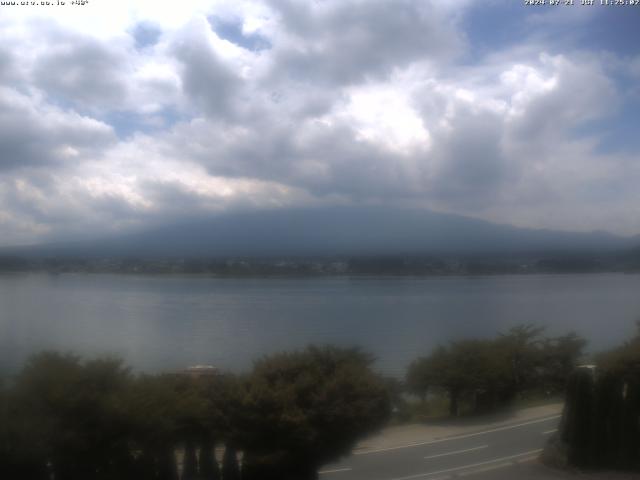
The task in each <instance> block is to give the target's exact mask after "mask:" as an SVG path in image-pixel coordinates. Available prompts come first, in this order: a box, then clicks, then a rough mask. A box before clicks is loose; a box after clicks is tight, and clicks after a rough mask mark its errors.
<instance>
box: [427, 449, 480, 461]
mask: <svg viewBox="0 0 640 480" xmlns="http://www.w3.org/2000/svg"><path fill="white" fill-rule="evenodd" d="M488 447H489V445H481V446H479V447H473V448H467V449H465V450H456V451H455V452H447V453H439V454H438V455H429V456H428V457H424V458H425V459H427V460H428V459H430V458H439V457H447V456H449V455H457V454H458V453H466V452H474V451H476V450H482V449H483V448H488Z"/></svg>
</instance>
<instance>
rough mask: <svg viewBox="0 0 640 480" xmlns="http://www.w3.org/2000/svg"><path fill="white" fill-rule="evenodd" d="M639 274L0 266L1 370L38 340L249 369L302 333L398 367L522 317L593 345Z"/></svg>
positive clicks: (616, 332) (609, 338) (143, 362)
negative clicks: (332, 273) (263, 273)
mask: <svg viewBox="0 0 640 480" xmlns="http://www.w3.org/2000/svg"><path fill="white" fill-rule="evenodd" d="M639 318H640V275H624V274H599V275H522V276H487V277H364V278H363V277H355V278H353V277H315V278H254V279H245V278H243V279H239V278H208V277H196V276H133V275H107V274H105V275H99V274H62V275H49V274H11V275H6V274H5V275H0V369H2V370H5V371H15V370H16V369H17V368H19V366H20V365H21V364H22V362H23V361H24V359H25V358H27V357H28V355H30V354H31V353H33V352H36V351H39V350H42V349H57V350H65V351H66V350H70V351H74V352H77V353H81V354H87V355H94V354H103V353H108V354H115V355H118V356H121V357H122V358H124V359H125V360H126V362H127V363H128V364H130V365H131V366H133V367H134V369H135V370H144V371H149V372H157V371H162V370H172V369H179V368H183V367H185V366H187V365H192V364H213V365H216V366H219V367H221V368H223V369H229V370H233V371H240V370H244V369H248V368H250V366H251V362H252V360H253V359H255V358H257V357H259V356H260V355H263V354H266V353H269V352H275V351H280V350H284V349H293V348H297V347H303V346H305V345H306V344H308V343H312V342H313V343H334V344H339V345H358V346H361V347H363V348H364V349H366V350H368V351H370V352H372V353H373V354H375V355H376V357H377V358H378V360H377V367H378V369H379V370H381V371H382V372H384V373H386V374H390V375H403V373H404V370H405V368H406V366H407V365H408V364H409V362H410V361H411V360H412V359H414V358H415V357H417V356H419V355H423V354H426V353H428V352H429V351H430V350H431V349H432V348H433V347H434V346H436V345H437V344H438V343H442V342H446V341H448V340H451V339H458V338H464V337H490V336H493V335H495V334H496V333H498V332H500V331H504V330H506V329H508V328H509V327H510V326H513V325H517V324H522V323H534V324H536V325H544V326H546V327H547V328H548V333H549V334H553V335H555V334H563V333H566V332H568V331H570V330H574V331H576V332H578V333H579V334H581V335H583V336H584V337H586V338H587V339H588V340H589V342H590V344H589V346H590V348H591V349H593V350H596V349H602V348H607V347H610V346H613V345H615V344H617V343H619V342H622V341H624V340H625V339H627V338H629V337H630V336H631V335H632V334H633V332H634V331H635V321H636V320H637V319H639Z"/></svg>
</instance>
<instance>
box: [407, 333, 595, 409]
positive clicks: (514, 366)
mask: <svg viewBox="0 0 640 480" xmlns="http://www.w3.org/2000/svg"><path fill="white" fill-rule="evenodd" d="M542 332H543V329H542V328H538V327H533V326H531V325H524V326H518V327H515V328H512V329H511V330H509V331H508V332H507V333H505V334H502V335H500V336H499V337H498V338H496V339H491V340H462V341H455V342H451V343H450V344H449V345H447V346H439V347H438V348H436V349H435V350H434V351H433V352H432V353H431V354H430V355H429V356H426V357H421V358H418V359H416V360H415V361H414V362H412V363H411V365H410V366H409V369H408V371H407V376H406V383H407V388H408V389H409V391H410V392H412V393H414V394H416V395H419V396H420V397H421V398H422V399H423V400H424V399H425V398H426V396H427V394H428V393H429V392H432V393H433V392H438V391H444V392H446V394H447V395H448V396H449V400H450V408H449V411H450V414H451V415H453V416H455V415H458V414H459V413H460V411H461V407H460V403H461V402H465V403H466V404H468V405H470V407H471V410H472V411H473V412H480V411H484V410H490V409H493V408H495V407H498V406H500V405H503V404H506V403H508V402H510V401H512V400H513V399H514V398H516V397H517V396H518V395H522V394H524V393H525V392H532V391H536V390H544V392H545V393H546V394H547V395H554V394H557V393H559V392H562V391H564V386H565V383H566V379H567V378H568V375H569V373H570V372H571V370H572V369H573V366H574V365H575V363H576V361H577V360H578V358H579V357H580V356H581V355H582V349H583V348H584V345H585V341H584V340H583V339H581V338H580V337H578V336H577V335H576V334H574V333H570V334H568V335H565V336H562V337H557V338H543V337H542Z"/></svg>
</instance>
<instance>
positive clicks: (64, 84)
mask: <svg viewBox="0 0 640 480" xmlns="http://www.w3.org/2000/svg"><path fill="white" fill-rule="evenodd" d="M44 38H45V41H47V42H49V46H48V48H47V49H46V50H43V53H42V54H40V55H39V56H38V58H37V59H36V61H35V66H34V69H33V81H34V83H35V85H37V86H38V87H39V88H41V89H42V90H43V91H45V92H47V94H48V95H49V96H51V97H52V99H54V100H56V99H57V100H62V101H63V102H64V103H67V104H70V105H73V106H74V107H75V108H79V109H81V110H83V111H95V110H96V109H104V108H116V109H117V108H118V107H119V106H121V105H122V104H123V101H124V100H125V99H126V97H127V93H128V91H127V81H126V75H127V65H126V62H127V60H126V57H125V56H124V55H123V54H122V52H119V51H118V50H117V49H115V48H110V47H109V46H108V45H107V44H106V43H103V42H101V41H98V40H95V39H93V38H90V37H85V36H79V35H73V34H68V33H60V32H57V31H55V30H52V31H51V32H49V33H48V35H44Z"/></svg>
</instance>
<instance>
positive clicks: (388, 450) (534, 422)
mask: <svg viewBox="0 0 640 480" xmlns="http://www.w3.org/2000/svg"><path fill="white" fill-rule="evenodd" d="M561 416H562V415H554V416H552V417H546V418H540V419H538V420H531V421H530V422H524V423H519V424H517V425H507V426H505V427H497V428H492V429H491V430H484V431H482V432H475V433H468V434H463V435H456V436H453V437H447V438H441V439H439V440H431V441H428V442H417V443H408V444H406V445H400V446H397V447H387V448H377V449H375V450H367V451H364V452H353V455H369V454H371V453H380V452H390V451H392V450H400V449H403V448H413V447H421V446H423V445H434V444H436V443H442V442H450V441H452V440H460V439H462V438H470V437H477V436H478V435H485V434H487V433H493V432H501V431H503V430H511V429H514V428H520V427H526V426H527V425H534V424H536V423H542V422H548V421H549V420H555V419H557V418H560V417H561Z"/></svg>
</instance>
